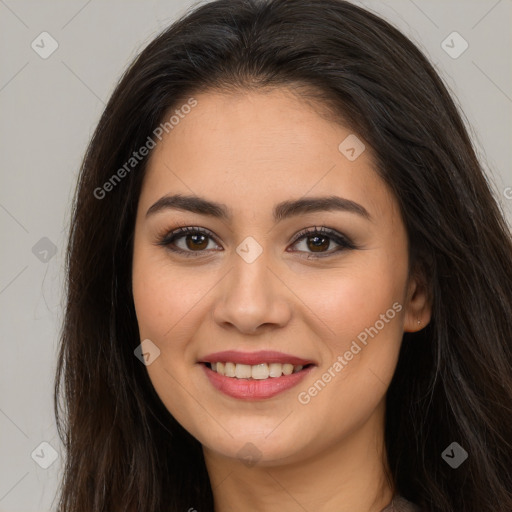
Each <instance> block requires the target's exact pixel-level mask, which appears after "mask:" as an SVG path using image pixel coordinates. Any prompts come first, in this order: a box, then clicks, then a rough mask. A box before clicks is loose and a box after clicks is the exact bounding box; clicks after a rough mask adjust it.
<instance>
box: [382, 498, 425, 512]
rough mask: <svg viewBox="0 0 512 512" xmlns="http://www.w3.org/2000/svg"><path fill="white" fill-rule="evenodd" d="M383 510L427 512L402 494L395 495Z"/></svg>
mask: <svg viewBox="0 0 512 512" xmlns="http://www.w3.org/2000/svg"><path fill="white" fill-rule="evenodd" d="M382 512H427V511H425V510H422V509H421V508H420V507H418V505H415V504H414V503H412V502H410V501H408V500H406V499H405V498H403V497H402V496H395V497H394V498H393V501H392V502H391V503H390V504H389V505H388V506H387V507H386V508H385V509H384V510H382Z"/></svg>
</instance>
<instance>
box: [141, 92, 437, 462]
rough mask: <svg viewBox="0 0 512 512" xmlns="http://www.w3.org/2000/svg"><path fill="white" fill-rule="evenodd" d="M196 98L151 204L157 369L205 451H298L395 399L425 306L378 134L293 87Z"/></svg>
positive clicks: (171, 405) (146, 270)
mask: <svg viewBox="0 0 512 512" xmlns="http://www.w3.org/2000/svg"><path fill="white" fill-rule="evenodd" d="M195 99H196V101H197V105H196V106H195V107H194V108H193V109H191V111H190V112H189V113H188V114H187V115H186V116H183V118H182V119H180V122H179V123H178V124H176V125H175V126H174V128H173V129H172V130H171V131H169V133H168V134H167V135H166V136H165V137H164V138H163V139H162V141H161V142H159V143H158V144H157V146H156V147H155V149H153V150H152V154H151V156H150V160H149V162H148V168H147V173H146V175H145V178H144V182H143V186H142V191H141V195H140V199H139V204H138V212H137V218H136V225H135V239H134V259H133V275H132V277H133V295H134V302H135V308H136V313H137V320H138V324H139V330H140V339H141V340H147V339H148V340H151V347H153V348H152V349H151V350H155V351H156V352H155V353H158V350H159V351H160V352H159V355H158V357H156V358H154V360H153V361H152V362H151V364H149V365H148V366H147V371H148V372H149V376H150V379H151V381H152V383H153V385H154V387H155V389H156V391H157V393H158V395H159V396H160V398H161V400H162V402H163V403H164V404H165V406H166V407H167V409H168V410H169V411H170V412H171V414H172V415H173V416H174V417H175V418H176V419H177V420H178V421H179V422H180V423H181V424H182V426H183V427H184V428H185V429H186V430H188V431H189V432H190V433H191V434H192V435H193V436H194V437H195V438H197V439H198V440H199V441H200V442H201V443H202V445H203V447H204V449H205V450H208V451H209V452H211V453H216V454H218V455H219V456H225V457H233V458H237V457H240V456H243V455H244V450H246V451H251V450H252V451H254V452H255V455H254V456H255V457H256V456H257V457H258V458H259V461H260V463H262V464H268V465H273V464H278V463H283V462H285V461H286V462H297V461H299V460H301V459H303V458H305V457H310V456H313V455H314V454H317V453H320V452H321V451H322V450H329V449H331V448H332V447H333V446H336V445H339V444H341V443H343V442H344V440H346V439H347V438H348V436H349V435H351V434H352V433H353V432H354V431H357V429H358V428H361V426H362V425H363V424H365V423H366V422H367V421H368V420H369V419H370V418H372V417H375V415H382V414H383V407H382V406H383V403H384V397H385V393H386V389H387V387H388V385H389V383H390V381H391V378H392V376H393V373H394V369H395V366H396V362H397V358H398V353H399V350H400V345H401V340H402V335H403V332H404V330H406V331H413V330H417V329H419V328H420V327H417V324H418V320H420V321H421V322H422V326H424V325H425V323H426V321H428V315H429V311H428V308H427V307H426V303H425V297H424V296H423V294H422V290H421V288H420V287H419V285H418V283H416V281H415V280H414V279H413V278H412V277H410V276H409V272H408V268H409V261H408V242H407V234H406V231H405V228H404V224H403V222H402V219H401V216H400V213H399V210H398V205H397V202H396V200H395V198H394V197H393V196H392V194H391V192H390V191H389V189H388V188H387V187H386V185H385V183H384V182H383V181H382V180H381V179H380V177H379V176H378V175H377V173H376V172H375V170H374V168H375V164H374V160H373V157H372V153H371V148H370V147H369V146H368V145H366V148H365V149H364V150H363V151H362V152H361V149H362V146H359V145H358V144H360V142H361V141H360V142H358V141H357V140H356V139H354V138H353V137H354V135H353V134H352V132H351V131H350V129H349V128H346V127H343V126H341V125H339V124H334V123H332V122H329V121H327V120H326V119H325V118H324V117H322V116H320V115H319V114H318V113H317V112H316V111H315V109H314V107H313V106H312V105H310V104H306V103H304V101H301V100H300V99H299V98H298V97H296V96H294V95H293V94H292V93H291V92H289V91H287V90H285V89H282V90H274V91H272V92H265V93H264V92H257V93H256V92H251V93H246V94H240V95H233V94H229V95H228V94H221V93H213V92H208V93H203V94H199V95H196V96H195ZM349 136H350V138H349V139H348V140H347V141H346V142H344V143H342V142H343V141H345V139H347V137H349ZM340 144H341V146H340ZM351 148H353V149H354V150H353V151H352V149H351ZM359 153H360V154H359ZM358 155H359V156H358ZM175 195H180V196H183V197H184V196H194V197H196V198H200V199H201V201H202V202H201V203H198V202H197V201H192V200H189V201H183V200H182V201H181V202H178V201H176V200H172V196H175ZM183 197H182V199H183ZM329 198H331V199H332V202H331V203H328V202H327V201H326V199H329ZM322 200H323V201H322ZM297 201H298V203H296V204H294V203H295V202H297ZM207 202H211V203H215V204H214V205H209V204H208V203H207ZM328 205H330V206H329V207H327V206H328ZM183 228H185V229H183ZM146 343H147V342H146ZM157 349H158V350H157ZM226 351H228V352H229V353H228V354H220V355H218V353H219V352H226ZM216 363H218V364H216ZM226 363H230V364H226ZM235 363H237V364H235ZM301 366H302V367H303V368H302V369H301V368H300V367H301ZM226 372H227V374H228V375H227V376H226V375H222V373H226ZM290 372H292V373H291V374H289V373H290ZM233 375H234V376H233ZM380 418H381V419H382V416H380ZM248 443H251V445H249V444H248ZM252 445H254V447H252ZM249 446H250V448H249ZM249 455H251V454H249ZM278 461H279V462H278Z"/></svg>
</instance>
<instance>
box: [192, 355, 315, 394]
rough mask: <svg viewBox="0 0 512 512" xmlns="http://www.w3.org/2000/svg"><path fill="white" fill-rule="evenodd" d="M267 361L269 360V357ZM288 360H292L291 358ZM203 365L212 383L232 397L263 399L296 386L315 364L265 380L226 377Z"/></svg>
mask: <svg viewBox="0 0 512 512" xmlns="http://www.w3.org/2000/svg"><path fill="white" fill-rule="evenodd" d="M222 354H224V352H222ZM226 361H227V360H226ZM229 361H231V362H234V361H232V360H231V359H229ZM266 361H267V362H269V361H268V359H267V360H266ZM287 361H288V362H290V360H287ZM272 362H279V361H272ZM255 364H258V363H255ZM201 366H202V367H203V370H204V372H205V373H206V376H207V377H208V379H209V380H210V382H211V384H212V385H213V386H214V387H215V388H216V389H218V390H219V391H221V392H222V393H224V394H226V395H228V396H230V397H233V398H239V399H244V400H262V399H265V398H272V397H273V396H275V395H277V394H279V393H282V392H283V391H286V390H288V389H290V388H292V387H294V386H296V385H297V384H298V383H299V382H300V381H301V380H302V379H304V377H306V375H308V374H309V372H310V371H311V370H312V369H313V368H314V366H309V367H308V368H304V369H303V370H301V371H300V372H297V373H292V374H291V375H282V376H281V377H269V378H268V379H264V380H256V379H236V378H234V377H225V376H224V375H220V374H219V373H217V372H214V371H213V370H210V368H208V366H207V365H206V364H201Z"/></svg>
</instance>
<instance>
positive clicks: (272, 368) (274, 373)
mask: <svg viewBox="0 0 512 512" xmlns="http://www.w3.org/2000/svg"><path fill="white" fill-rule="evenodd" d="M268 374H269V375H270V376H271V377H281V375H282V374H283V365H282V364H281V363H270V364H269V365H268Z"/></svg>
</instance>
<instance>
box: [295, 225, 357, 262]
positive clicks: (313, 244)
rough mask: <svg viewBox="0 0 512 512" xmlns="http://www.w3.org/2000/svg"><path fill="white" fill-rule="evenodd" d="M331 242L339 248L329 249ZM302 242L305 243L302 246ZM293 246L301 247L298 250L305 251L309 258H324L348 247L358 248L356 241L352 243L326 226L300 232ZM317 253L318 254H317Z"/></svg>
mask: <svg viewBox="0 0 512 512" xmlns="http://www.w3.org/2000/svg"><path fill="white" fill-rule="evenodd" d="M331 243H334V244H335V245H337V248H335V249H333V250H328V249H329V247H330V245H331ZM300 244H303V246H302V247H300ZM293 246H296V247H299V249H300V250H299V251H298V252H302V253H305V256H303V257H306V258H308V259H312V258H323V257H326V256H331V255H333V254H334V253H337V252H340V251H342V250H346V249H356V246H355V244H354V243H352V242H351V241H350V240H349V239H348V238H347V237H346V236H344V235H342V234H341V233H338V232H337V231H334V230H333V229H330V228H326V227H323V226H322V227H315V228H313V229H311V228H309V229H306V230H304V231H301V232H300V233H298V235H297V236H296V237H295V241H294V242H293ZM315 253H316V254H317V255H318V256H317V255H315Z"/></svg>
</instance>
